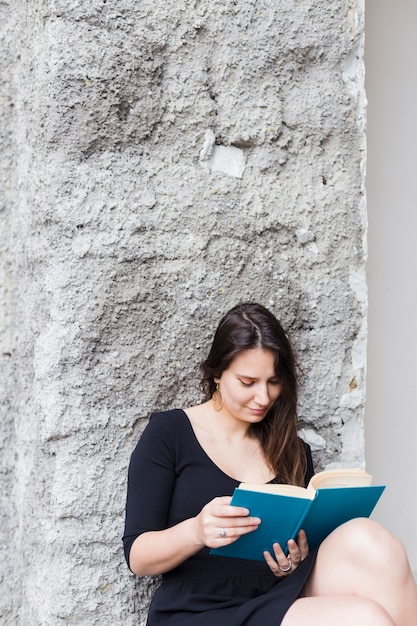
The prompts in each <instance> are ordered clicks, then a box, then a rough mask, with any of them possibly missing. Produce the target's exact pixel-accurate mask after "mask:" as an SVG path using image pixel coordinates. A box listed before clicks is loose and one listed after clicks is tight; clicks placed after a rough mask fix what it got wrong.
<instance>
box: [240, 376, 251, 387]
mask: <svg viewBox="0 0 417 626" xmlns="http://www.w3.org/2000/svg"><path fill="white" fill-rule="evenodd" d="M239 380H240V382H241V383H242V385H243V386H244V387H251V386H252V385H253V381H251V382H247V383H246V382H245V381H244V380H241V379H240V378H239Z"/></svg>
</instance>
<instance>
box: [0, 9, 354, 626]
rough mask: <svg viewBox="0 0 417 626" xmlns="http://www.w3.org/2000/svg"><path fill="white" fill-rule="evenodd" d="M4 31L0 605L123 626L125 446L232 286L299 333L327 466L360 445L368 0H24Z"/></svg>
mask: <svg viewBox="0 0 417 626" xmlns="http://www.w3.org/2000/svg"><path fill="white" fill-rule="evenodd" d="M0 28H1V38H2V50H4V54H2V55H1V58H0V67H1V83H2V84H1V95H0V102H1V122H2V123H1V128H2V129H3V130H2V131H1V132H2V133H3V135H2V146H4V150H2V154H1V157H0V159H1V165H2V170H1V185H2V194H1V197H2V200H1V203H2V204H1V209H0V220H1V222H0V223H1V232H0V238H1V239H0V339H1V355H0V358H1V364H0V368H1V369H0V373H1V376H0V391H1V412H2V413H1V420H0V431H1V438H0V442H1V443H0V447H1V475H0V480H1V487H2V489H1V507H2V508H1V539H2V547H1V556H2V559H1V565H0V585H1V593H0V597H1V600H0V623H1V624H21V625H23V626H35V625H38V624H39V625H44V626H56V625H57V624H60V623H63V624H69V625H73V624H74V625H75V624H83V625H86V626H87V625H88V626H93V625H97V626H98V625H99V624H100V625H101V624H103V623H110V624H124V625H127V626H129V625H130V624H132V626H133V624H135V625H136V624H138V615H139V616H140V620H144V619H145V616H146V606H147V603H148V601H149V597H150V594H151V592H152V585H153V583H152V581H148V580H143V581H135V579H134V577H133V576H132V575H131V574H129V572H128V570H127V568H126V566H125V564H124V561H123V556H122V551H121V542H120V539H121V535H122V532H123V508H124V499H125V481H126V469H127V464H128V460H129V455H130V452H131V450H132V448H133V446H134V444H135V442H136V441H137V439H138V436H139V434H140V432H141V430H142V429H143V427H144V425H145V423H146V417H147V416H148V415H149V413H150V411H152V410H154V409H163V408H168V407H172V406H181V405H184V404H189V403H194V402H198V401H199V400H200V392H199V389H198V364H199V362H200V360H201V358H202V357H203V355H204V354H205V350H206V348H207V346H208V344H209V342H210V338H211V335H212V331H213V328H214V326H215V324H216V323H217V321H218V319H219V318H220V316H221V315H222V314H223V313H224V312H225V311H226V310H227V309H228V308H229V307H230V306H232V305H233V304H235V303H236V302H237V301H240V300H243V299H251V300H257V301H260V302H262V303H264V304H265V305H267V306H269V307H270V308H271V309H272V310H273V311H274V312H275V313H276V314H277V316H278V317H279V318H281V320H282V322H283V323H284V325H285V326H286V327H287V328H288V330H289V333H290V335H291V337H292V338H293V339H294V341H295V343H296V345H297V348H298V354H299V358H300V362H301V364H302V367H303V386H302V395H301V400H300V417H301V421H302V424H301V425H302V426H303V428H304V433H305V435H306V437H307V438H308V437H310V439H311V441H312V443H313V444H314V447H315V449H316V460H317V466H318V468H320V467H324V466H326V465H330V464H332V463H348V464H352V463H362V462H363V441H362V432H363V429H362V412H363V402H364V364H365V342H366V325H365V314H366V287H365V256H366V250H365V244H364V241H365V234H366V218H365V208H364V195H363V160H364V141H365V138H364V96H363V76H362V54H363V53H362V34H363V6H362V0H357V1H356V2H353V1H352V2H349V1H347V0H343V1H342V0H340V1H337V2H332V3H329V2H325V1H324V0H314V1H312V0H291V1H289V2H284V1H283V0H279V1H277V2H274V3H270V2H264V1H258V2H254V1H253V0H243V1H242V2H239V3H237V2H232V1H229V0H227V1H224V0H212V1H211V2H199V1H197V0H195V1H191V2H189V1H187V2H185V1H184V0H182V1H181V0H176V1H175V2H174V1H173V0H165V1H164V2H161V1H159V0H152V2H151V1H150V0H143V1H142V2H140V3H137V2H133V1H132V0H118V1H117V2H115V1H113V0H112V1H111V0H107V1H106V0H100V1H99V0H91V1H90V2H81V0H70V1H68V0H66V1H65V2H64V1H63V0H42V1H41V0H33V1H32V2H30V3H27V2H23V1H21V0H18V1H17V2H15V3H14V4H13V6H12V5H11V4H9V3H8V2H2V3H0ZM207 131H211V132H212V133H214V135H215V137H216V144H217V145H216V146H215V151H216V153H217V154H222V155H223V156H224V155H226V156H227V155H230V154H234V155H235V156H236V155H237V154H239V155H241V156H242V158H243V160H241V161H239V163H240V164H242V163H243V164H244V169H243V172H242V173H241V176H236V175H234V174H233V172H232V175H229V174H230V173H231V172H230V171H229V169H228V166H224V165H222V166H221V167H220V168H219V171H216V169H215V168H210V167H202V164H201V162H200V157H201V151H202V150H203V148H204V145H205V137H206V133H207ZM220 148H221V149H220ZM232 148H233V149H235V150H232V151H230V149H232ZM241 156H239V159H240V158H241ZM239 171H240V170H239ZM323 441H324V442H325V444H324V445H323ZM3 557H4V558H3Z"/></svg>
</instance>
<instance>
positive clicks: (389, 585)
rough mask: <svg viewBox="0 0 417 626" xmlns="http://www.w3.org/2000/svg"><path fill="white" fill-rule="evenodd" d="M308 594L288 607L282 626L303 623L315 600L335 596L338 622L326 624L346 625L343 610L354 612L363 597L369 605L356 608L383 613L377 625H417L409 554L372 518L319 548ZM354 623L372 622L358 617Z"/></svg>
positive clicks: (358, 522) (339, 532)
mask: <svg viewBox="0 0 417 626" xmlns="http://www.w3.org/2000/svg"><path fill="white" fill-rule="evenodd" d="M304 595H305V596H306V598H302V599H300V600H297V601H296V602H295V603H294V605H293V607H291V608H290V609H289V611H288V613H287V615H286V616H285V618H284V620H283V626H284V625H285V626H292V625H293V624H294V625H296V624H301V623H303V622H302V619H304V618H305V617H303V616H302V615H301V612H302V611H303V610H304V608H305V607H307V606H309V608H310V610H311V611H314V608H313V607H314V606H315V604H314V600H315V599H321V600H322V602H323V603H326V602H330V600H331V597H333V596H338V602H340V611H339V615H340V619H337V620H336V621H334V622H331V621H329V622H325V621H324V622H323V621H321V623H322V624H326V623H329V624H331V623H337V624H338V626H339V624H340V625H341V624H344V623H345V622H343V621H341V620H342V619H344V617H343V612H344V609H343V608H342V607H343V606H344V605H345V604H347V605H349V604H351V605H352V610H353V604H354V603H355V602H356V601H357V600H359V599H362V600H365V601H367V607H366V608H365V607H364V606H361V607H359V606H358V607H357V609H358V610H364V611H365V612H367V613H368V614H371V613H372V611H373V610H374V611H375V615H378V612H379V615H378V618H376V617H375V618H374V622H373V623H374V624H378V625H379V624H381V626H382V625H383V626H385V624H387V625H388V624H394V625H395V626H411V624H417V587H416V583H415V581H414V578H413V575H412V573H411V570H410V566H409V563H408V559H407V556H406V554H405V551H404V549H403V547H402V545H401V544H400V542H399V541H398V540H397V539H396V538H395V537H393V536H392V535H391V534H390V533H389V532H388V531H386V530H385V529H384V528H382V527H381V526H380V525H379V524H377V523H376V522H374V521H372V520H368V519H356V520H352V521H351V522H348V523H347V524H343V525H342V526H340V527H339V528H338V529H336V530H335V531H334V532H333V533H332V534H331V535H329V537H327V539H326V540H325V541H324V542H323V543H322V545H321V546H320V549H319V552H318V555H317V561H316V565H315V567H314V569H313V572H312V574H311V576H310V580H309V581H308V582H307V585H306V587H305V590H304ZM329 596H330V597H329ZM342 596H344V599H345V601H344V602H342ZM304 600H310V601H311V602H310V603H307V602H304ZM346 601H347V602H346ZM321 606H322V604H321V603H320V607H318V608H317V611H319V610H321ZM298 614H299V615H300V617H298ZM313 615H314V613H313ZM313 619H315V618H313V617H311V616H310V617H309V618H308V622H307V623H308V624H315V622H314V621H312V620H313ZM290 620H291V621H290ZM378 620H379V621H378ZM384 620H385V621H384ZM387 620H388V621H387ZM371 622H372V620H371ZM371 622H369V623H371ZM319 623H320V619H318V621H317V624H319ZM348 623H349V619H348V620H347V621H346V624H348ZM350 623H360V624H367V623H368V622H367V621H363V620H361V619H355V620H353V621H351V622H350Z"/></svg>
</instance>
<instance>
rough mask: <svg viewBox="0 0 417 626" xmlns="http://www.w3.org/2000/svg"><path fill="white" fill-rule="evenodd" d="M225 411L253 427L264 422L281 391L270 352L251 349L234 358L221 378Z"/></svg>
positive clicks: (219, 380) (218, 380)
mask: <svg viewBox="0 0 417 626" xmlns="http://www.w3.org/2000/svg"><path fill="white" fill-rule="evenodd" d="M215 381H216V382H218V383H219V390H220V393H221V395H222V398H223V410H226V411H227V412H228V413H229V414H230V415H231V416H232V417H234V418H236V419H239V420H242V421H245V422H248V423H250V424H252V423H256V422H260V421H262V420H263V418H264V417H265V415H266V414H267V412H268V410H269V409H270V408H271V406H272V405H273V404H274V402H275V400H277V398H278V397H279V395H280V394H281V391H282V385H281V383H280V381H279V379H278V378H277V376H276V374H275V358H274V353H273V352H271V350H264V349H262V348H252V349H250V350H244V351H243V352H241V353H240V354H238V356H237V357H235V358H234V359H233V361H232V362H231V364H230V365H229V367H228V368H227V369H226V370H224V372H223V373H222V375H221V377H220V378H219V379H215Z"/></svg>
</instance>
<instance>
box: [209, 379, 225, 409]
mask: <svg viewBox="0 0 417 626" xmlns="http://www.w3.org/2000/svg"><path fill="white" fill-rule="evenodd" d="M211 401H212V403H213V408H214V410H215V411H217V413H218V412H219V411H221V410H222V408H223V398H222V394H221V392H220V389H219V383H216V391H215V392H214V393H213V395H212V396H211Z"/></svg>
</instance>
